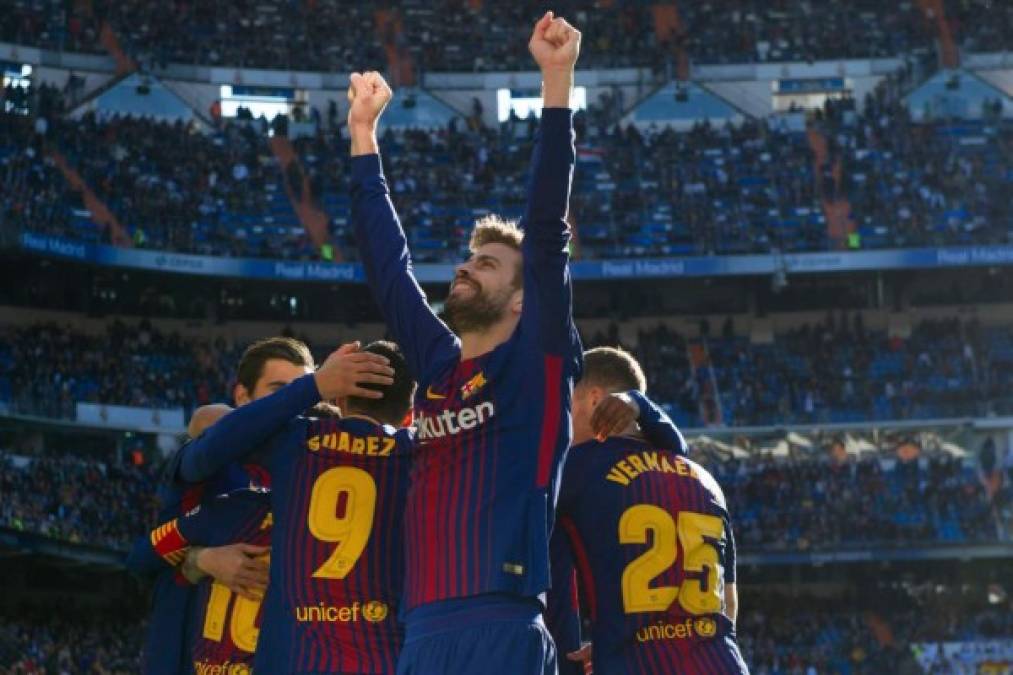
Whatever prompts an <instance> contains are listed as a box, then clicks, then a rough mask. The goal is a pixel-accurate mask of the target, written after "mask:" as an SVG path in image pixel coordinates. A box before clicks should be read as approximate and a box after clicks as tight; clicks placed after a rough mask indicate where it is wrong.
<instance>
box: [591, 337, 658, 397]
mask: <svg viewBox="0 0 1013 675" xmlns="http://www.w3.org/2000/svg"><path fill="white" fill-rule="evenodd" d="M579 384H582V385H586V386H591V387H601V388H602V389H604V390H606V391H607V392H609V393H617V392H620V391H633V390H637V391H639V392H640V393H644V392H645V391H647V380H646V378H645V377H644V371H643V369H642V368H641V367H640V363H638V362H637V360H636V359H635V358H634V357H633V355H632V354H630V353H629V352H628V351H626V350H624V349H622V348H621V347H595V348H594V349H589V350H587V351H586V352H584V375H583V376H582V377H581V378H580V383H579Z"/></svg>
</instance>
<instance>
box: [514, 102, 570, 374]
mask: <svg viewBox="0 0 1013 675" xmlns="http://www.w3.org/2000/svg"><path fill="white" fill-rule="evenodd" d="M573 143H574V132H573V113H572V111H571V110H570V109H568V108H546V109H544V110H543V111H542V122H541V127H540V129H539V133H538V141H537V142H536V143H535V149H534V152H533V154H532V158H531V173H530V177H529V181H530V182H529V184H528V203H527V208H526V210H525V213H524V217H523V218H522V219H521V227H522V228H523V229H524V244H523V253H524V308H523V310H522V320H524V321H526V323H528V324H529V325H530V324H532V323H533V324H535V325H534V326H533V328H534V330H535V332H536V334H537V335H538V338H539V341H540V343H541V346H542V349H543V350H544V351H545V352H547V353H549V354H556V355H559V356H563V357H565V358H567V359H568V360H569V361H570V362H571V363H572V364H573V365H574V369H575V371H576V372H575V374H576V375H577V376H579V374H580V369H581V367H582V364H583V357H582V354H583V348H582V347H581V342H580V335H579V334H578V333H577V327H576V325H575V324H574V321H573V283H572V279H571V278H570V267H569V261H570V254H569V250H568V249H569V245H570V226H569V225H568V224H567V222H566V212H567V206H568V204H569V201H570V185H571V183H572V181H573V166H574V162H575V158H576V151H575V149H574V144H573Z"/></svg>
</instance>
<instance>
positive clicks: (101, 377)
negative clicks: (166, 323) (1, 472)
mask: <svg viewBox="0 0 1013 675" xmlns="http://www.w3.org/2000/svg"><path fill="white" fill-rule="evenodd" d="M235 349H236V348H235V347H234V346H230V345H228V344H226V343H225V342H224V341H220V340H219V341H215V342H211V341H207V340H193V339H187V338H183V337H181V336H179V335H177V334H165V333H162V332H161V331H159V330H157V329H156V328H153V327H152V326H151V325H150V324H149V323H147V322H143V321H142V322H141V323H139V324H137V325H130V326H128V325H126V324H124V323H122V322H119V321H116V322H113V323H111V324H109V325H108V326H106V330H105V332H104V333H102V334H98V335H88V334H85V333H82V332H79V331H74V330H70V329H68V328H66V327H61V326H58V325H54V324H48V325H47V324H42V325H37V326H32V327H30V328H27V329H23V330H13V331H11V332H8V333H7V335H6V339H5V340H4V341H3V345H2V346H0V363H2V364H3V365H2V366H0V369H2V370H3V375H2V376H0V392H2V394H0V400H5V401H9V402H10V403H11V405H12V406H13V408H14V409H15V410H21V411H24V412H33V413H35V414H42V415H47V416H52V417H66V416H68V413H69V412H70V411H72V410H73V406H74V402H75V401H88V402H94V403H111V404H123V405H134V406H141V407H150V408H179V407H184V408H186V409H187V410H190V409H192V408H193V407H194V406H196V405H203V404H204V403H210V402H212V401H223V400H228V399H229V398H230V388H229V387H230V384H231V380H230V378H231V373H230V372H229V370H228V366H226V365H225V364H228V363H235V362H236V361H237V359H238V356H239V353H238V352H236V351H235Z"/></svg>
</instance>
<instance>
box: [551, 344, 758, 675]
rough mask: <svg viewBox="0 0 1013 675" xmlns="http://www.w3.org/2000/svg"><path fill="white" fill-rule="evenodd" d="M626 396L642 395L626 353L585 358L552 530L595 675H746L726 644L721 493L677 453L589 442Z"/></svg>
mask: <svg viewBox="0 0 1013 675" xmlns="http://www.w3.org/2000/svg"><path fill="white" fill-rule="evenodd" d="M628 390H638V391H641V392H642V391H643V390H644V375H643V372H642V371H641V370H640V366H639V364H637V362H636V361H635V360H634V359H633V358H632V357H631V356H630V355H629V354H627V353H626V352H623V351H621V350H617V349H612V348H598V349H592V350H590V351H588V352H587V353H586V354H585V355H584V375H583V378H582V379H581V381H580V382H579V384H578V385H577V387H576V388H575V390H574V402H573V416H574V443H575V446H574V448H573V450H572V451H571V452H570V454H569V456H568V458H567V460H566V464H565V467H564V471H563V480H562V486H561V490H560V497H559V511H558V518H559V520H558V523H557V524H558V527H559V528H560V530H561V531H562V532H563V533H565V534H566V537H567V539H568V540H569V543H570V547H571V553H572V557H573V559H574V561H575V564H576V568H577V572H578V575H577V577H578V583H579V585H580V586H581V590H582V595H583V596H584V597H585V598H586V600H587V604H588V607H587V611H588V613H589V614H590V617H591V623H592V629H591V634H592V635H591V637H592V639H591V642H592V644H593V646H594V670H595V672H597V673H605V674H606V675H612V674H613V673H616V674H625V673H629V674H634V673H635V674H637V675H651V674H661V673H690V674H695V673H700V674H701V675H703V674H706V675H724V674H731V673H735V674H739V673H748V669H747V668H746V665H745V663H744V662H743V660H742V656H741V655H740V653H739V649H738V646H737V645H736V641H735V612H736V605H737V600H736V592H735V542H734V539H733V536H732V527H731V521H730V517H729V514H728V509H727V507H726V505H725V498H724V494H723V493H722V492H721V488H720V487H719V486H718V484H717V483H716V482H715V480H714V478H713V477H712V476H711V475H710V474H709V473H708V472H707V471H706V470H705V469H704V468H703V467H701V466H700V465H698V464H696V463H695V462H693V461H691V460H689V459H687V458H686V457H685V456H684V455H685V450H684V446H683V449H678V448H676V449H670V450H665V449H659V448H658V447H656V446H654V445H652V444H648V443H646V442H644V441H642V440H639V439H637V438H635V437H632V436H629V435H625V434H624V435H613V436H610V437H608V438H606V439H605V440H604V441H598V440H595V433H594V429H593V426H592V423H591V420H592V418H593V417H594V412H595V408H596V407H597V406H598V404H599V402H600V401H601V400H602V399H603V397H604V396H606V395H607V394H608V393H610V392H616V391H628ZM559 573H560V574H563V572H562V571H560V572H559Z"/></svg>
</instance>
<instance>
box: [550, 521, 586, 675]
mask: <svg viewBox="0 0 1013 675" xmlns="http://www.w3.org/2000/svg"><path fill="white" fill-rule="evenodd" d="M549 559H550V561H551V563H552V564H551V570H552V585H551V587H550V589H549V593H548V595H547V597H546V602H545V625H546V628H548V629H549V634H551V635H552V639H553V641H554V642H555V643H556V651H557V653H558V654H566V655H570V654H576V653H578V652H580V650H581V647H582V643H581V634H580V601H579V599H578V597H577V569H576V566H575V565H574V562H573V552H572V551H571V550H570V542H569V539H568V538H567V536H566V532H565V531H564V530H563V528H562V527H559V526H558V524H557V527H556V528H554V529H553V531H552V537H551V538H550V539H549ZM559 673H560V675H583V673H584V667H583V664H581V663H578V660H575V659H573V658H567V659H562V658H560V659H559Z"/></svg>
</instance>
